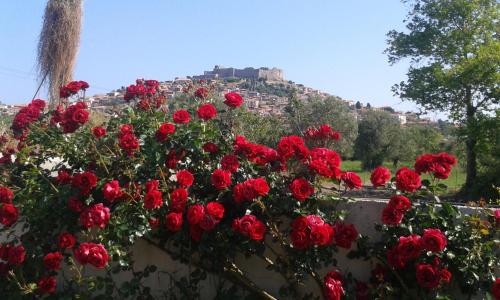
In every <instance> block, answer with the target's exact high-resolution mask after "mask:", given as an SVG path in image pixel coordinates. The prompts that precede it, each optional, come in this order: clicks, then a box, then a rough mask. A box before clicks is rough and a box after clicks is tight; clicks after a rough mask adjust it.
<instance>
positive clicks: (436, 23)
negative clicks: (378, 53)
mask: <svg viewBox="0 0 500 300" xmlns="http://www.w3.org/2000/svg"><path fill="white" fill-rule="evenodd" d="M403 2H404V3H405V4H409V5H410V6H411V9H410V11H409V13H408V17H407V19H406V21H405V22H406V28H407V31H405V32H398V31H396V30H392V31H390V32H389V33H388V45H389V46H388V48H387V50H386V53H387V54H388V57H389V62H390V63H391V64H394V63H396V62H398V61H400V60H401V59H405V58H408V59H410V61H411V66H410V69H409V71H408V74H407V75H408V79H407V80H406V81H405V82H401V83H399V84H396V85H395V86H394V87H393V90H394V92H395V93H396V94H397V95H399V96H400V97H401V98H402V99H404V100H410V101H414V102H416V103H417V104H419V105H420V106H422V107H423V108H424V109H427V110H434V111H448V112H449V113H450V116H451V118H452V119H453V120H455V121H458V122H460V124H461V125H462V126H463V127H464V128H465V130H464V131H462V132H463V134H464V137H465V139H466V154H467V179H466V190H470V188H471V187H472V185H473V183H474V180H475V178H476V174H477V147H476V146H477V143H478V140H477V137H476V134H475V132H476V131H477V126H478V119H477V115H478V113H480V112H483V111H487V110H489V109H491V108H492V106H494V105H496V104H498V103H499V99H500V89H499V83H500V75H499V72H498V70H499V68H500V42H499V40H498V33H499V32H500V20H499V14H500V7H499V6H500V4H499V3H498V2H497V1H496V0H447V1H442V0H403Z"/></svg>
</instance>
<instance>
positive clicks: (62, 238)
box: [57, 232, 76, 249]
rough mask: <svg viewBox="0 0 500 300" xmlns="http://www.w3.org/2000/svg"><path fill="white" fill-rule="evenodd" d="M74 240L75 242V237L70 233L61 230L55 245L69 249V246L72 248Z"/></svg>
mask: <svg viewBox="0 0 500 300" xmlns="http://www.w3.org/2000/svg"><path fill="white" fill-rule="evenodd" d="M75 242H76V239H75V237H74V236H73V235H72V234H71V233H68V232H63V233H61V234H60V235H59V239H58V243H57V245H58V246H59V247H60V248H64V249H69V248H73V246H74V245H75Z"/></svg>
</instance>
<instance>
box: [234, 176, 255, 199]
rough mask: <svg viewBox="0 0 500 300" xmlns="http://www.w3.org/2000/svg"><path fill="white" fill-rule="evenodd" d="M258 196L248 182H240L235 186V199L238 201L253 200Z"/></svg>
mask: <svg viewBox="0 0 500 300" xmlns="http://www.w3.org/2000/svg"><path fill="white" fill-rule="evenodd" d="M255 197H256V195H255V192H254V190H253V189H252V187H251V186H249V185H248V184H247V182H246V181H245V182H243V183H238V184H236V185H235V186H234V187H233V200H234V202H236V203H238V204H239V203H241V202H243V201H252V200H253V199H254V198H255Z"/></svg>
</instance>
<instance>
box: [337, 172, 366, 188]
mask: <svg viewBox="0 0 500 300" xmlns="http://www.w3.org/2000/svg"><path fill="white" fill-rule="evenodd" d="M340 179H341V180H342V181H343V182H344V184H345V186H346V187H347V188H349V189H360V188H361V186H362V185H363V182H362V181H361V178H360V177H359V176H358V174H356V173H354V172H344V173H342V175H341V176H340Z"/></svg>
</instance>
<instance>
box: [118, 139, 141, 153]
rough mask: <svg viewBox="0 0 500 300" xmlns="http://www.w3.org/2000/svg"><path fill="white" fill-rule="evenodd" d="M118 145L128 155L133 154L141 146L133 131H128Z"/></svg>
mask: <svg viewBox="0 0 500 300" xmlns="http://www.w3.org/2000/svg"><path fill="white" fill-rule="evenodd" d="M118 145H119V146H120V148H121V149H122V150H123V151H125V153H127V155H128V156H133V155H134V152H135V151H136V150H138V149H139V147H140V145H139V140H138V139H137V137H136V136H135V135H134V134H133V133H127V134H124V135H123V136H121V137H120V140H119V141H118Z"/></svg>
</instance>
